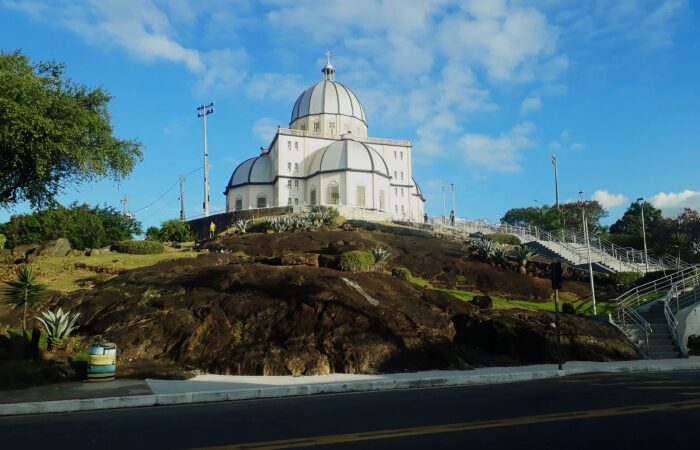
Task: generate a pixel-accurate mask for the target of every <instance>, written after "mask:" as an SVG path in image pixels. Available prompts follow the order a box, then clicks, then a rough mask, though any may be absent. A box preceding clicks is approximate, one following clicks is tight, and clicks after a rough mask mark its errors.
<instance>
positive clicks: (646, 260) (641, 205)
mask: <svg viewBox="0 0 700 450" xmlns="http://www.w3.org/2000/svg"><path fill="white" fill-rule="evenodd" d="M639 202H641V203H639ZM637 203H639V209H641V210H642V240H643V241H644V268H645V269H646V271H647V272H649V255H648V254H647V230H646V228H645V226H644V197H639V198H638V199H637Z"/></svg>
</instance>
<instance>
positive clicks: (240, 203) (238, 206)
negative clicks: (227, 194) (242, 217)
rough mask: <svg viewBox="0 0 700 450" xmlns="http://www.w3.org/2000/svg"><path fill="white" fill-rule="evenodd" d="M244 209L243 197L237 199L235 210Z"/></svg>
mask: <svg viewBox="0 0 700 450" xmlns="http://www.w3.org/2000/svg"><path fill="white" fill-rule="evenodd" d="M242 209H243V197H241V196H240V195H239V196H237V197H236V204H235V210H236V211H240V210H242Z"/></svg>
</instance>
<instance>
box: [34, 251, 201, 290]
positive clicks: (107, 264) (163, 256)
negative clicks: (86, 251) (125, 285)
mask: <svg viewBox="0 0 700 450" xmlns="http://www.w3.org/2000/svg"><path fill="white" fill-rule="evenodd" d="M200 254H201V253H199V252H195V251H191V250H183V251H178V250H175V249H172V248H166V251H165V252H164V253H160V254H156V255H130V254H126V253H116V252H109V253H103V254H101V255H98V256H67V257H58V256H49V257H40V258H38V259H37V260H36V261H34V262H33V263H32V266H34V267H35V268H36V269H37V271H38V273H39V281H41V282H42V283H45V284H47V285H48V289H52V290H57V291H65V292H68V291H74V290H76V289H80V288H82V287H85V282H88V281H93V282H100V281H105V280H107V279H109V278H112V277H113V276H114V275H112V274H109V273H99V272H98V271H97V270H92V269H93V268H104V269H105V270H107V271H114V270H115V269H117V270H118V269H135V268H138V267H145V266H150V265H153V264H156V263H159V262H161V261H167V260H172V259H179V258H193V257H196V256H197V255H200ZM76 264H79V265H80V264H86V265H88V266H89V268H77V267H76Z"/></svg>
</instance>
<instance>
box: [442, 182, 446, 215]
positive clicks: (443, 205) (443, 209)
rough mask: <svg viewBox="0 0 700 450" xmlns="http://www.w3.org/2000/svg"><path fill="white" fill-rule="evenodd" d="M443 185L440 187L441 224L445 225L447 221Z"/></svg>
mask: <svg viewBox="0 0 700 450" xmlns="http://www.w3.org/2000/svg"><path fill="white" fill-rule="evenodd" d="M445 205H446V203H445V185H444V184H443V185H442V223H443V225H444V224H445V221H446V220H447V207H446V206H445Z"/></svg>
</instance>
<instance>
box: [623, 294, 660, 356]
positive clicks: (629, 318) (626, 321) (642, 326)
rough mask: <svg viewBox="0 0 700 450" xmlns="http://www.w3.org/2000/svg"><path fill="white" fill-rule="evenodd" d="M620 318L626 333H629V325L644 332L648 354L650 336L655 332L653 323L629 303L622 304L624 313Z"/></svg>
mask: <svg viewBox="0 0 700 450" xmlns="http://www.w3.org/2000/svg"><path fill="white" fill-rule="evenodd" d="M620 318H621V321H620V324H621V325H622V329H623V330H624V331H625V332H626V333H628V334H629V327H635V328H637V329H638V330H639V331H640V332H641V333H643V334H644V350H645V352H646V354H647V356H648V355H649V336H650V335H651V334H652V333H653V332H654V330H653V329H652V327H651V324H650V323H649V322H647V321H646V320H644V318H643V317H642V316H641V315H640V314H639V313H638V312H637V311H636V310H634V309H632V308H630V307H629V306H628V305H622V314H621V317H620Z"/></svg>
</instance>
